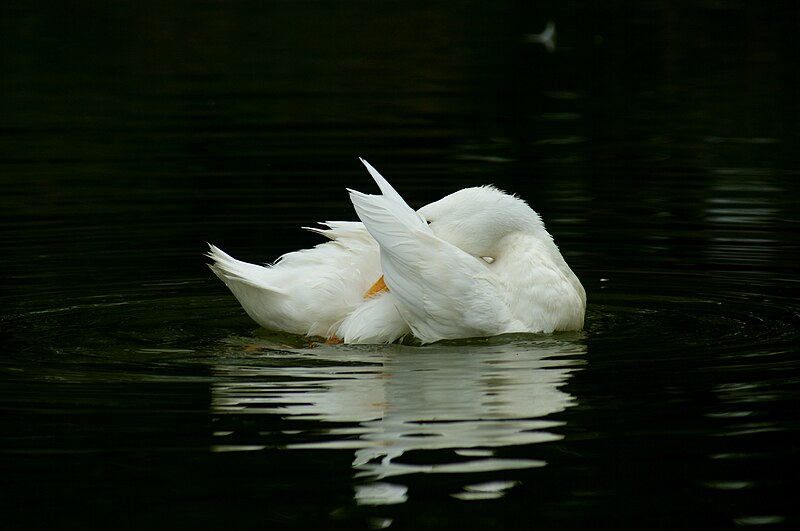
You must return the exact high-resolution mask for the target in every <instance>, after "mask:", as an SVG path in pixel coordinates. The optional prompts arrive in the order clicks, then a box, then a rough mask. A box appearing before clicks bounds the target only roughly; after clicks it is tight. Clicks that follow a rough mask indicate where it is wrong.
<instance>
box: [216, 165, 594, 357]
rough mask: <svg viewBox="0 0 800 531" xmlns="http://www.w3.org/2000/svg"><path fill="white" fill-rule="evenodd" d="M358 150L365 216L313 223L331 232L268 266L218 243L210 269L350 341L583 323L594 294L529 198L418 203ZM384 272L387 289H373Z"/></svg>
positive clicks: (287, 325)
mask: <svg viewBox="0 0 800 531" xmlns="http://www.w3.org/2000/svg"><path fill="white" fill-rule="evenodd" d="M361 161H362V162H363V163H364V165H365V166H366V168H367V170H368V171H369V173H370V175H372V177H373V179H374V180H375V182H376V184H377V185H378V187H379V189H380V190H381V195H367V194H363V193H361V192H357V191H355V190H349V192H350V198H351V201H352V203H353V207H354V208H355V210H356V213H357V214H358V217H359V218H360V219H361V222H352V221H329V222H326V223H324V224H323V226H324V227H326V228H310V229H309V230H312V231H314V232H316V233H318V234H321V235H323V236H325V237H326V238H328V239H329V240H330V241H328V242H326V243H323V244H320V245H317V246H316V247H314V248H312V249H305V250H300V251H295V252H292V253H288V254H286V255H283V256H282V257H280V258H279V259H278V260H277V261H276V262H275V263H274V264H272V265H266V266H259V265H255V264H248V263H246V262H242V261H239V260H236V259H235V258H232V257H231V256H229V255H227V254H225V253H224V252H222V251H221V250H220V249H218V248H217V247H215V246H210V251H209V253H208V255H207V256H208V257H209V258H211V259H212V260H213V264H211V265H210V267H211V269H212V270H213V271H214V273H215V274H216V275H217V276H218V277H219V278H220V279H221V280H222V281H223V282H225V284H226V285H227V286H228V287H229V288H230V289H231V291H232V292H233V294H234V295H235V296H236V297H237V298H238V299H239V301H240V303H241V304H242V306H243V307H244V309H245V311H246V312H247V313H248V315H250V316H251V317H252V318H253V319H254V320H255V321H256V322H258V323H259V324H260V325H262V326H264V327H266V328H270V329H275V330H282V331H287V332H292V333H298V334H307V335H317V336H336V337H338V338H340V339H342V340H344V341H345V342H347V343H382V342H392V341H396V340H397V339H399V338H400V337H402V336H404V335H406V334H409V333H413V334H414V335H415V336H416V337H417V338H418V339H419V340H420V341H422V342H423V343H428V342H433V341H438V340H441V339H455V338H463V337H473V336H489V335H496V334H502V333H509V332H552V331H555V330H577V329H580V328H581V327H582V326H583V319H584V313H585V308H586V293H585V291H584V289H583V287H582V286H581V284H580V281H578V279H577V277H576V276H575V275H574V273H573V272H572V270H571V269H570V268H569V266H568V265H567V264H566V262H565V261H564V258H563V257H562V256H561V253H560V252H559V251H558V248H557V247H556V246H555V244H554V243H553V240H552V237H551V236H550V234H549V233H548V232H547V231H546V230H545V228H544V225H543V224H542V221H541V218H540V217H539V215H538V214H536V212H534V211H533V210H531V209H530V207H528V205H527V204H526V203H525V202H524V201H522V200H520V199H518V198H516V197H514V196H511V195H509V194H506V193H504V192H501V191H500V190H497V189H495V188H493V187H480V188H468V189H464V190H460V191H458V192H455V193H453V194H450V195H449V196H447V197H445V198H443V199H441V200H439V201H436V202H434V203H431V204H429V205H426V206H425V207H423V208H421V209H420V210H419V211H414V210H413V209H412V208H411V207H410V206H409V205H408V204H407V203H406V202H405V201H404V200H403V198H402V197H401V196H400V194H399V193H397V191H396V190H395V189H394V188H393V187H392V186H391V185H390V184H389V183H388V182H387V181H386V179H384V178H383V177H382V176H381V174H380V173H378V171H377V170H375V168H373V167H372V166H370V165H369V163H367V162H366V161H365V160H363V159H361ZM381 275H383V277H384V280H385V283H386V285H387V286H388V288H389V291H388V292H383V293H380V294H378V295H377V296H367V294H366V292H367V290H368V289H370V286H372V284H373V283H374V282H375V281H376V280H378V279H379V278H380V276H381Z"/></svg>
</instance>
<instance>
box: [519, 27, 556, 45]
mask: <svg viewBox="0 0 800 531" xmlns="http://www.w3.org/2000/svg"><path fill="white" fill-rule="evenodd" d="M525 42H535V43H538V44H541V45H542V46H544V47H545V49H546V50H547V51H548V52H552V51H554V50H555V49H556V24H555V22H553V21H552V20H550V21H548V22H547V26H545V28H544V31H543V32H541V33H529V34H527V35H525Z"/></svg>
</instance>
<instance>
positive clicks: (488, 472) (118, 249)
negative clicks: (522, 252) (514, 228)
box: [0, 0, 800, 529]
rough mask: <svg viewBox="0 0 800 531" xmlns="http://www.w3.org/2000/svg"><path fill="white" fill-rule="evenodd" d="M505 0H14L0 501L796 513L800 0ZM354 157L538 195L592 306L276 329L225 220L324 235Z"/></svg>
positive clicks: (681, 524) (749, 521) (342, 215)
mask: <svg viewBox="0 0 800 531" xmlns="http://www.w3.org/2000/svg"><path fill="white" fill-rule="evenodd" d="M17 4H19V5H17ZM485 4H487V5H483V3H477V2H467V3H460V2H436V3H430V2H415V1H409V2H402V3H401V2H384V3H368V2H359V1H337V2H327V3H316V2H290V1H275V2H264V3H258V2H247V1H234V2H214V1H207V2H185V1H180V0H179V1H176V2H170V3H168V4H167V5H162V4H161V3H159V4H156V3H152V5H150V3H149V2H144V4H142V3H141V2H137V3H133V2H125V1H123V2H112V3H110V4H109V5H104V4H101V3H97V2H89V1H80V2H73V3H71V4H69V5H68V4H62V3H58V2H53V3H51V4H50V5H49V6H48V7H44V8H41V9H34V8H32V7H29V6H26V5H24V3H22V2H20V3H16V2H12V3H11V4H10V5H9V6H8V7H5V8H4V12H5V15H4V21H3V31H2V32H0V42H1V43H2V48H1V49H2V50H3V52H2V57H3V67H2V68H3V76H2V80H0V87H2V97H1V98H0V100H1V101H0V106H1V107H0V110H1V112H0V116H2V119H0V123H2V127H1V128H0V138H1V139H2V142H0V171H2V178H0V204H2V210H1V211H0V212H1V215H2V218H1V219H0V224H2V230H0V238H2V243H3V247H4V252H3V254H2V257H0V271H2V274H3V276H4V278H5V279H6V280H5V282H4V285H5V286H6V288H4V289H3V291H2V292H0V308H2V314H0V337H2V356H0V382H1V384H0V410H2V414H3V420H4V422H3V424H2V430H0V463H2V484H3V485H4V487H5V489H4V492H6V495H5V496H4V497H3V499H2V501H0V507H2V510H3V517H2V521H3V527H4V528H9V529H34V528H49V529H59V528H81V529H87V528H103V529H108V528H113V529H128V528H130V529H143V528H145V529H166V528H212V527H213V528H224V529H293V528H298V529H299V528H313V529H381V528H389V529H443V528H475V529H508V528H512V527H517V526H519V527H521V526H531V527H536V528H542V529H588V528H595V527H597V526H602V527H608V528H616V529H691V528H704V529H726V528H734V527H742V526H744V527H752V528H757V529H761V528H773V527H794V526H798V525H800V511H798V508H797V503H796V500H797V494H798V490H799V489H798V479H799V478H798V474H797V471H798V470H800V443H798V441H800V437H799V435H800V434H799V433H798V431H800V416H799V415H798V409H797V403H798V399H800V360H799V359H798V354H799V353H800V348H798V346H797V345H798V339H800V333H798V329H799V328H800V303H798V287H800V286H799V279H798V275H797V264H798V260H800V245H799V244H800V238H799V237H798V234H800V232H799V231H798V228H799V225H798V223H799V222H800V214H799V211H798V207H797V197H798V196H799V195H798V194H799V193H800V184H798V183H800V149H798V147H800V138H798V132H800V104H799V103H798V102H799V101H800V100H798V96H799V95H800V90H799V87H798V70H797V66H796V64H795V62H794V60H793V57H794V55H795V54H794V51H795V50H796V49H797V44H798V37H797V35H798V31H797V30H798V29H800V28H798V20H800V12H798V8H797V7H796V6H794V5H792V3H789V2H787V3H785V4H778V3H775V4H772V3H770V4H769V5H766V4H765V5H763V6H762V5H761V4H755V3H748V2H711V1H707V2H695V3H676V4H675V5H665V4H664V3H662V2H639V3H636V4H635V5H629V4H627V3H620V2H611V3H604V4H603V5H602V6H601V5H599V4H595V3H584V2H575V1H567V2H542V3H535V4H531V5H527V4H526V5H521V3H518V2H495V3H485ZM690 4H691V5H690ZM549 21H552V22H553V27H554V28H555V30H556V31H555V42H554V44H555V46H554V48H553V49H552V50H549V49H548V47H547V46H545V45H544V44H543V43H541V42H537V40H536V39H532V38H530V37H529V36H530V35H533V34H538V33H540V32H542V31H543V30H544V29H545V27H546V26H547V24H548V22H549ZM359 156H363V157H365V158H366V159H368V160H369V161H370V162H371V163H372V164H374V165H375V166H376V167H377V168H378V169H379V170H380V171H381V172H382V173H383V175H384V176H386V177H387V179H389V181H390V182H392V184H393V185H394V186H395V187H396V188H397V190H398V191H399V192H400V193H401V194H403V196H404V197H405V198H406V199H407V200H408V202H409V203H410V204H411V205H412V206H415V207H420V206H422V205H424V204H426V203H429V202H431V201H434V200H436V199H439V198H440V197H442V196H444V195H446V194H448V193H450V192H453V191H455V190H457V189H459V188H464V187H467V186H474V185H479V184H489V183H491V184H495V185H497V186H498V187H499V188H501V189H504V190H507V191H509V192H513V193H515V194H517V195H518V196H520V197H522V198H523V199H525V200H526V201H528V203H529V204H530V205H531V206H532V208H534V209H535V210H537V211H538V212H539V213H540V214H541V215H542V217H543V219H544V221H545V223H546V225H547V227H548V230H549V231H550V232H551V233H552V234H553V235H554V237H555V241H556V243H557V244H558V245H559V247H560V249H561V251H562V253H563V255H564V257H565V258H566V260H567V262H568V263H569V264H570V266H571V267H572V269H573V270H574V271H575V273H576V274H577V275H578V277H579V278H580V279H581V281H582V283H583V285H584V286H585V288H586V291H587V295H588V301H589V304H588V309H587V315H586V326H585V329H584V330H583V331H580V332H570V333H556V334H551V335H546V334H545V335H543V334H529V335H526V334H519V335H507V336H500V337H494V338H480V339H469V340H459V341H445V342H440V343H434V344H431V345H425V346H415V345H408V344H393V345H361V346H348V345H332V344H325V343H324V342H318V341H314V340H310V339H308V338H303V337H297V336H292V335H287V334H280V333H276V332H272V331H267V330H264V329H259V328H258V326H257V325H255V324H254V323H253V322H252V321H251V320H250V319H249V318H248V317H247V315H246V314H245V313H244V311H243V310H242V309H241V307H240V306H239V304H238V303H237V301H236V300H235V298H234V297H233V296H232V295H231V294H230V292H228V291H227V289H226V288H225V286H224V285H223V284H222V283H220V282H219V280H218V279H217V278H216V277H215V276H214V275H213V273H212V272H211V271H210V270H209V269H208V268H207V267H206V264H205V262H206V259H205V258H204V257H203V253H204V252H205V250H206V242H211V243H214V244H217V245H220V246H221V247H222V248H223V249H225V250H226V251H228V252H230V253H231V254H233V255H235V256H237V257H238V258H241V259H243V260H247V261H251V262H258V263H263V262H269V261H272V260H274V259H276V258H277V257H278V256H280V255H281V254H283V253H286V252H289V251H292V250H295V249H298V248H301V247H309V246H312V245H315V244H317V243H319V242H320V237H319V236H317V235H315V234H313V233H310V232H307V231H303V230H302V228H301V227H304V226H310V225H313V224H314V223H315V222H317V221H324V220H352V219H355V217H354V216H355V214H354V212H353V209H352V205H351V204H350V202H349V199H348V196H347V192H346V190H345V188H347V187H349V188H355V189H358V190H361V191H364V192H372V193H374V192H375V191H376V190H375V185H374V183H373V182H372V181H371V179H370V178H369V176H368V174H367V173H366V172H365V171H364V169H363V167H362V166H361V164H360V163H359V161H358V157H359Z"/></svg>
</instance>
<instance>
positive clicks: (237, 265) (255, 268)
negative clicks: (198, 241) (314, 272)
mask: <svg viewBox="0 0 800 531" xmlns="http://www.w3.org/2000/svg"><path fill="white" fill-rule="evenodd" d="M208 249H209V250H208V252H207V253H206V257H208V258H210V259H211V260H213V261H214V263H212V264H208V267H209V268H211V271H213V272H214V274H215V275H217V276H218V277H219V279H220V280H222V281H223V282H224V283H225V284H226V285H228V284H229V282H236V283H242V284H246V285H248V286H252V287H254V288H258V289H264V290H268V291H271V292H273V293H279V294H285V293H286V290H283V289H281V288H279V287H276V286H274V285H272V284H269V283H268V282H266V281H265V279H264V278H263V277H264V276H265V275H264V273H265V272H266V270H268V269H269V267H267V266H260V265H256V264H250V263H247V262H242V261H241V260H237V259H235V258H233V257H232V256H230V255H229V254H227V253H225V252H224V251H223V250H222V249H220V248H219V247H217V246H215V245H211V244H209V245H208Z"/></svg>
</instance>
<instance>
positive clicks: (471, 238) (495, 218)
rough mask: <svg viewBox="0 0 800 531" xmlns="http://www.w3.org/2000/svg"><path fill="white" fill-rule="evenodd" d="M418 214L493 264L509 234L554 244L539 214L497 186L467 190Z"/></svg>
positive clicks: (440, 233) (441, 234)
mask: <svg viewBox="0 0 800 531" xmlns="http://www.w3.org/2000/svg"><path fill="white" fill-rule="evenodd" d="M417 213H418V214H419V215H420V216H422V217H423V218H424V219H425V221H427V222H428V225H429V226H430V228H431V230H432V231H433V233H434V234H436V236H438V237H439V238H441V239H443V240H445V241H447V242H449V243H451V244H453V245H455V246H456V247H458V248H459V249H461V250H462V251H464V252H466V253H468V254H471V255H472V256H475V257H477V258H483V259H484V260H486V261H487V262H490V263H491V262H492V261H493V260H494V259H495V258H496V257H497V255H498V253H499V252H500V249H501V246H502V241H503V239H504V238H505V237H506V236H507V235H509V234H513V233H520V232H521V233H527V234H533V235H537V236H538V237H540V238H542V239H543V240H546V241H550V242H552V237H551V236H550V234H549V233H548V232H547V230H545V228H544V224H543V223H542V219H541V217H539V214H537V213H536V212H534V211H533V210H532V209H531V208H530V207H529V206H528V204H527V203H526V202H525V201H523V200H522V199H520V198H518V197H516V196H513V195H510V194H507V193H505V192H503V191H501V190H498V189H497V188H495V187H494V186H480V187H475V188H464V189H463V190H459V191H457V192H454V193H452V194H450V195H448V196H446V197H443V198H442V199H440V200H438V201H436V202H433V203H430V204H429V205H426V206H424V207H422V208H420V209H419V210H418V211H417Z"/></svg>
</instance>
